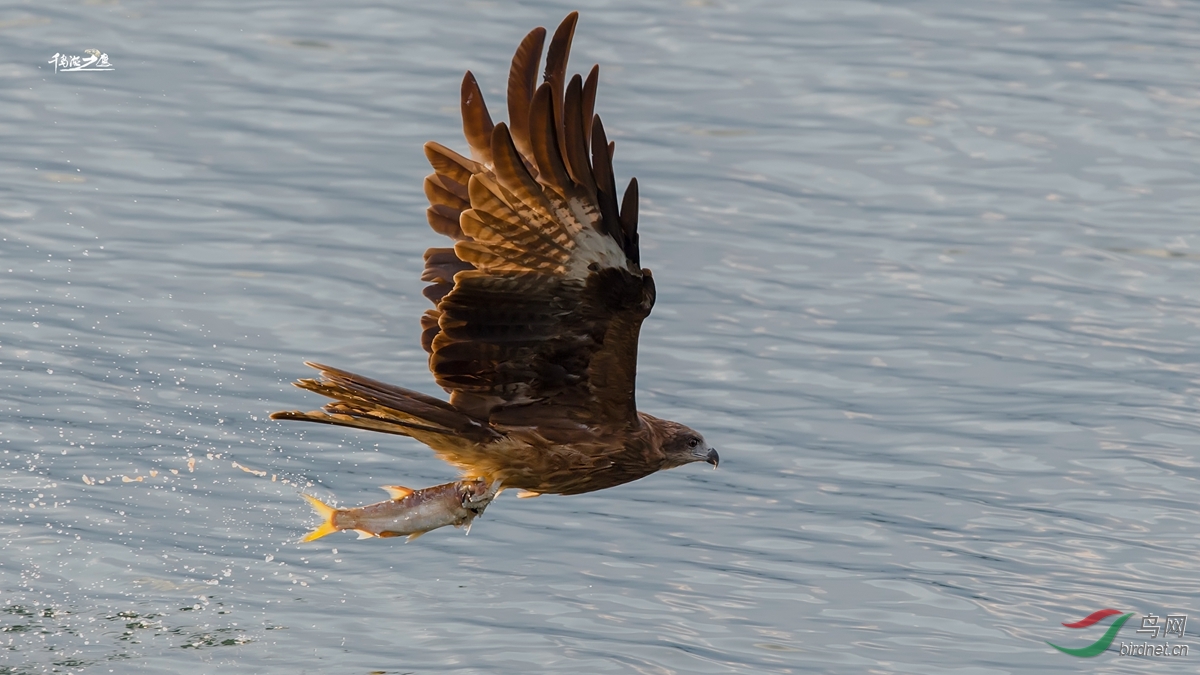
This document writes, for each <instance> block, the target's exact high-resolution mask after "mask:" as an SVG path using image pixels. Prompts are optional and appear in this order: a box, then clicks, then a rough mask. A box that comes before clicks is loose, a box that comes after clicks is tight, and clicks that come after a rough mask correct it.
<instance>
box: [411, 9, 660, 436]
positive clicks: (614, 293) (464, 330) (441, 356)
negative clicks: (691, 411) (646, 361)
mask: <svg viewBox="0 0 1200 675" xmlns="http://www.w3.org/2000/svg"><path fill="white" fill-rule="evenodd" d="M577 18H578V15H577V14H576V13H574V12H573V13H571V14H569V15H567V17H566V19H564V20H563V22H562V24H560V25H559V26H558V28H557V29H556V30H555V31H554V35H553V37H552V38H551V39H550V44H549V47H548V48H547V50H546V65H545V71H544V73H545V74H544V81H543V83H542V84H541V85H540V86H537V87H536V88H535V87H534V84H535V83H534V79H535V78H536V74H537V69H538V61H539V59H540V56H541V53H542V47H543V45H544V42H545V37H546V32H545V31H544V30H542V29H535V30H533V31H531V32H530V33H529V34H528V35H526V36H525V39H524V40H523V41H522V42H521V44H520V46H519V47H518V48H517V51H516V54H515V55H514V56H513V60H512V65H511V68H510V69H509V82H508V114H509V120H508V122H507V123H505V122H499V123H493V122H492V119H491V116H490V114H489V113H488V111H487V108H486V106H485V105H484V104H483V97H482V94H481V93H480V88H479V84H478V83H477V82H476V81H475V78H474V77H473V76H472V75H471V74H470V73H468V74H467V76H466V77H465V78H464V80H463V89H462V112H463V132H464V135H465V136H466V138H467V144H468V146H469V147H470V150H471V156H472V158H473V159H467V158H466V157H463V156H461V155H459V154H457V153H455V152H454V151H453V150H450V149H448V148H446V147H444V146H441V145H439V144H436V143H432V142H431V143H428V144H426V146H425V153H426V156H427V157H428V158H429V161H430V164H431V165H432V166H433V168H434V175H432V176H430V177H429V178H428V179H426V182H425V191H426V195H427V196H428V197H429V201H430V211H429V214H430V215H429V219H430V224H431V225H432V226H433V228H434V230H436V231H438V232H440V233H442V234H446V235H447V236H449V237H450V238H452V239H454V240H455V243H454V247H453V248H434V249H430V250H429V251H428V252H427V253H426V256H425V272H424V274H423V275H422V278H423V279H425V280H427V281H429V282H431V285H430V286H429V287H428V289H427V292H426V295H427V296H428V297H430V298H431V300H433V301H434V303H435V305H436V309H433V310H430V311H428V312H426V313H425V315H424V316H422V318H421V329H422V334H421V344H422V346H423V347H424V348H425V349H426V351H428V352H429V354H430V357H429V367H430V370H431V371H432V372H433V375H434V378H435V379H436V380H437V382H438V384H440V385H441V386H442V387H443V388H445V389H446V390H447V391H449V392H450V395H451V396H450V402H451V404H453V405H454V406H455V408H457V409H459V410H462V411H463V412H464V413H466V414H467V415H469V416H471V417H472V418H478V419H487V420H489V421H490V422H491V423H492V424H493V425H497V424H499V425H512V424H522V423H523V422H522V420H524V421H525V422H524V423H532V422H530V421H531V420H535V421H536V423H537V424H538V428H539V429H543V428H546V429H570V428H576V425H584V426H588V427H594V426H595V425H625V426H629V425H636V424H638V422H637V412H636V407H635V405H634V381H635V372H636V361H637V340H638V332H639V330H640V327H641V323H642V320H643V319H644V318H645V317H646V315H647V314H649V312H650V308H651V307H652V306H653V303H654V283H653V279H652V278H651V276H650V273H649V270H643V269H641V268H640V267H639V257H640V256H639V252H638V248H637V232H636V227H637V204H636V202H637V183H636V182H631V183H630V187H629V188H628V189H627V190H626V191H625V196H624V199H622V200H621V202H620V205H619V206H618V196H617V190H616V181H615V177H614V174H613V166H612V144H610V143H609V141H608V138H607V136H606V134H605V130H604V125H603V124H602V123H601V122H600V119H599V117H597V116H596V115H595V114H594V110H595V103H596V90H597V85H598V82H599V70H598V69H597V68H595V67H593V68H592V69H591V71H590V72H589V73H588V76H587V78H586V80H585V79H584V78H583V77H581V76H580V75H574V76H572V77H571V78H570V79H569V80H568V79H567V70H566V67H567V59H568V56H569V53H570V48H571V42H572V39H573V36H574V31H575V24H576V21H577ZM452 218H457V223H456V225H457V227H452V226H451V224H450V222H449V221H450V220H451V219H452ZM543 425H544V426H543Z"/></svg>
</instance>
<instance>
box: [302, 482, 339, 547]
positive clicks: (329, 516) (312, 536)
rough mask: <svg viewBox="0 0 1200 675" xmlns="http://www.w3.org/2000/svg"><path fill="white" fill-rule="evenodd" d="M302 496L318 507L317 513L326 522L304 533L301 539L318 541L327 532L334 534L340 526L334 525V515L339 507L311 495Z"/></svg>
mask: <svg viewBox="0 0 1200 675" xmlns="http://www.w3.org/2000/svg"><path fill="white" fill-rule="evenodd" d="M300 496H301V497H304V498H305V499H307V500H308V503H309V504H312V507H313V508H314V509H316V511H317V515H319V516H321V517H322V518H324V519H325V522H323V523H321V525H320V526H319V527H318V528H317V529H315V530H313V531H312V532H309V533H308V534H306V535H304V538H303V539H301V540H300V541H302V542H304V541H316V540H317V539H320V538H321V537H324V536H325V535H327V534H333V533H334V532H337V531H338V528H336V527H334V525H333V516H334V514H336V513H337V509H335V508H333V507H332V506H330V505H328V504H326V503H325V502H323V501H321V500H320V499H317V498H316V497H313V496H311V495H304V494H302V495H300Z"/></svg>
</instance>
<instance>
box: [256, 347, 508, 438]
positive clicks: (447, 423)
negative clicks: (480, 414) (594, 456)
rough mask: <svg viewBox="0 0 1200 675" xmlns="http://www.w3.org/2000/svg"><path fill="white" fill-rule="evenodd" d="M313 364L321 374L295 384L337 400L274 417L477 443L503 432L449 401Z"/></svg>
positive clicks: (310, 364) (497, 436)
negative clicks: (319, 408) (428, 435)
mask: <svg viewBox="0 0 1200 675" xmlns="http://www.w3.org/2000/svg"><path fill="white" fill-rule="evenodd" d="M307 365H309V366H312V367H313V368H316V369H318V370H320V371H321V377H320V379H305V380H299V381H297V382H296V383H295V385H296V386H297V387H300V388H302V389H307V390H309V391H313V392H316V393H318V394H321V395H322V396H328V397H329V398H332V399H334V401H335V402H334V403H330V404H328V405H326V406H325V408H324V409H323V410H314V411H312V412H301V411H299V410H285V411H280V412H277V413H272V415H271V419H278V420H301V421H305V422H319V423H322V424H334V425H338V426H346V427H355V428H359V429H370V430H372V431H382V432H384V433H391V434H399V435H401V436H416V437H420V436H424V435H426V434H438V435H444V436H455V437H458V438H464V439H470V440H473V441H476V442H480V441H488V440H494V439H496V438H499V437H500V435H499V434H498V433H496V432H495V431H493V430H492V429H491V427H489V426H488V425H487V424H486V423H483V422H482V421H481V420H478V419H476V418H474V417H472V416H470V415H468V414H466V413H464V412H462V411H461V410H459V409H457V408H455V407H454V406H453V405H451V404H450V403H447V402H446V401H442V400H440V399H437V398H434V397H432V396H427V395H425V394H422V393H420V392H416V391H412V390H411V389H405V388H403V387H397V386H394V385H390V384H385V383H383V382H379V381H376V380H372V379H370V378H367V377H363V376H361V375H355V374H354V373H350V372H347V371H344V370H339V369H337V368H331V367H329V366H324V365H321V364H319V363H308V364H307Z"/></svg>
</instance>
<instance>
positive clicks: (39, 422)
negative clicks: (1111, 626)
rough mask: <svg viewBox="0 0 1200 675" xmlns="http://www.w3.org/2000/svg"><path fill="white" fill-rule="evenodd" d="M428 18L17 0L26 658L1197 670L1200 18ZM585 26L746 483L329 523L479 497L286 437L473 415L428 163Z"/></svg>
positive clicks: (9, 245) (659, 485)
mask: <svg viewBox="0 0 1200 675" xmlns="http://www.w3.org/2000/svg"><path fill="white" fill-rule="evenodd" d="M435 4H436V3H407V5H408V6H403V5H400V6H389V5H387V4H381V3H371V2H347V3H318V2H226V3H215V2H206V3H155V2H147V1H143V0H113V1H111V2H95V3H93V2H87V3H79V4H76V3H33V2H24V3H22V2H14V3H7V4H4V5H2V6H0V144H2V146H0V147H2V148H3V151H2V152H0V177H2V179H0V283H2V286H0V503H2V504H3V507H2V508H3V511H2V513H3V514H4V515H3V517H2V518H0V610H3V614H0V673H5V674H9V675H15V674H18V673H19V674H31V673H47V672H63V673H68V672H70V673H75V672H79V673H109V672H116V673H180V672H187V673H217V672H221V673H360V674H362V675H367V674H368V673H389V674H390V673H397V674H398V673H447V672H454V673H531V672H578V673H626V672H627V673H640V674H643V675H651V674H653V675H665V674H668V673H681V674H690V673H801V672H821V673H846V674H859V673H921V674H929V673H935V674H961V675H993V674H1001V673H1027V672H1056V673H1057V672H1089V673H1117V672H1130V671H1144V672H1155V673H1159V672H1195V670H1196V668H1197V665H1198V664H1200V641H1195V642H1193V640H1194V635H1195V630H1196V628H1195V627H1194V626H1189V627H1188V628H1187V632H1188V634H1187V636H1185V637H1184V638H1182V639H1181V638H1179V637H1178V636H1173V637H1172V638H1171V639H1170V640H1169V642H1171V643H1172V644H1180V643H1182V644H1189V645H1190V647H1191V652H1192V653H1191V654H1190V655H1189V656H1186V657H1183V656H1181V657H1174V658H1171V657H1131V656H1121V655H1120V654H1119V653H1118V648H1119V645H1120V644H1121V643H1122V642H1128V641H1134V640H1137V641H1141V642H1145V641H1152V642H1157V643H1164V638H1163V636H1161V635H1160V636H1158V637H1157V638H1156V639H1155V640H1150V637H1149V636H1148V635H1146V634H1138V633H1136V632H1135V628H1137V627H1140V626H1141V621H1142V617H1143V616H1145V615H1150V614H1154V615H1159V616H1165V615H1166V614H1170V613H1174V614H1183V615H1187V616H1189V617H1191V621H1192V622H1193V624H1196V625H1200V624H1197V623H1196V622H1200V616H1195V615H1196V614H1197V613H1198V612H1200V575H1198V574H1197V572H1198V570H1200V560H1198V552H1200V508H1198V506H1197V501H1198V499H1200V481H1198V479H1200V461H1198V459H1200V457H1198V454H1200V435H1198V434H1197V431H1198V429H1200V415H1198V414H1197V408H1198V401H1197V396H1198V394H1200V283H1198V282H1197V274H1198V272H1200V216H1198V214H1200V189H1198V186H1197V183H1198V180H1197V178H1198V176H1200V160H1198V158H1200V143H1198V140H1197V139H1198V138H1200V86H1198V82H1200V6H1198V5H1197V4H1196V3H1195V2H1171V1H1169V0H1168V1H1163V2H1121V3H1117V2H1057V3H1044V2H1026V1H1012V2H989V3H960V2H952V1H927V2H920V1H918V2H911V3H870V2H837V3H824V2H805V3H800V2H796V3H792V2H776V3H768V2H724V1H722V0H700V1H688V2H676V3H642V2H632V1H625V0H620V1H614V2H594V3H585V4H584V5H583V6H576V5H564V4H560V3H554V2H540V1H539V2H526V3H522V4H520V6H517V5H516V4H515V3H492V2H449V3H443V4H441V5H440V6H438V7H436V8H435V6H434V5H435ZM575 8H578V9H580V10H582V18H581V21H580V24H579V29H578V32H577V34H576V39H575V48H574V53H573V59H572V65H573V70H582V69H584V68H586V67H588V66H590V65H591V64H592V63H596V62H599V63H600V64H601V85H600V98H599V103H598V106H597V108H598V111H599V112H600V113H601V114H602V115H603V116H604V120H605V123H606V127H607V128H608V129H609V130H610V136H611V137H613V138H615V140H616V142H617V151H616V167H617V174H618V180H626V179H628V177H629V176H631V175H636V176H637V177H638V178H639V181H640V183H641V186H642V194H643V202H642V208H641V212H642V219H641V220H642V222H641V233H642V242H643V262H644V263H645V264H646V265H647V266H649V267H651V268H652V269H653V270H654V271H655V275H656V279H657V280H658V289H659V294H658V304H657V307H656V308H655V310H654V313H653V314H652V315H651V317H650V319H649V320H648V321H647V323H646V325H645V328H644V331H643V335H642V350H641V357H640V375H639V380H638V397H639V404H640V407H641V408H642V409H643V410H646V411H648V412H651V413H653V414H656V415H660V416H665V417H670V418H673V419H677V420H680V421H683V422H686V423H688V424H691V425H693V426H695V427H697V428H698V429H700V430H702V431H703V432H704V433H705V435H706V436H707V437H708V439H709V440H710V442H712V443H713V444H714V445H715V446H716V447H718V448H719V449H720V451H721V456H722V464H721V467H720V469H719V470H716V471H713V470H711V469H709V467H707V466H704V465H693V466H690V467H685V468H682V469H677V470H673V471H670V472H666V473H662V474H658V475H655V476H652V477H650V478H647V479H645V480H642V481H639V482H636V483H633V484H630V485H626V486H622V487H618V488H615V489H611V490H606V491H603V492H599V493H593V494H588V495H582V496H576V497H543V498H540V499H534V500H521V501H518V500H516V499H514V498H513V496H512V495H511V494H507V493H506V494H505V495H503V496H502V497H501V498H500V499H498V500H497V501H496V503H494V504H493V505H492V506H491V508H490V509H489V510H488V512H487V514H486V516H485V517H484V519H482V520H481V521H478V522H477V523H476V524H475V527H474V529H473V530H472V531H471V533H470V536H469V537H464V536H463V533H462V532H461V531H459V530H452V529H446V530H439V531H437V532H433V533H430V534H429V535H426V536H425V537H424V538H422V539H421V540H420V541H419V542H415V543H412V544H407V545H406V544H404V543H402V540H398V539H393V540H370V541H357V540H355V539H354V538H353V536H352V535H350V534H339V535H335V536H330V537H328V538H325V539H322V540H320V541H319V542H316V543H312V544H304V545H301V544H297V543H296V542H297V540H298V539H299V537H300V536H302V535H303V533H304V532H306V531H307V530H308V529H310V528H311V527H312V526H313V525H314V523H315V522H316V519H315V517H314V515H313V514H312V512H311V511H310V509H309V508H308V507H307V506H306V505H305V504H304V502H303V501H302V500H301V498H300V496H299V494H300V492H301V491H302V490H303V491H308V492H312V493H313V494H317V495H319V496H321V497H323V498H331V499H335V500H336V502H337V503H339V504H343V505H353V504H363V503H369V502H374V501H377V500H379V499H382V498H383V497H384V494H383V492H381V491H379V490H378V486H380V485H385V484H396V483H398V484H403V485H410V486H413V487H421V486H425V485H433V484H436V483H441V482H445V481H447V480H450V479H452V478H453V477H454V472H453V471H452V470H451V469H450V468H449V467H448V466H447V465H445V464H443V463H442V462H440V461H439V460H438V459H436V458H435V457H434V456H433V455H432V453H430V452H429V451H428V450H426V449H425V448H424V447H422V446H420V445H419V444H418V443H416V442H414V441H410V440H408V439H404V438H399V437H392V436H382V435H372V434H369V433H365V432H354V431H352V430H345V429H336V428H326V427H319V426H316V425H310V426H304V425H300V424H294V423H293V424H287V423H280V422H272V421H270V420H268V419H267V415H268V414H269V413H270V412H271V411H274V410H279V409H285V408H303V409H312V408H316V407H317V406H318V405H320V403H321V401H320V400H319V397H316V396H315V395H311V394H308V393H306V392H302V391H300V390H297V389H294V388H292V387H291V386H290V384H289V382H290V381H291V380H292V379H294V378H296V377H299V376H307V375H308V372H306V371H307V369H306V368H304V367H303V366H302V361H304V360H305V359H312V360H318V361H321V362H325V363H330V364H333V365H337V366H340V367H344V368H347V369H350V370H354V371H357V372H361V373H366V374H371V375H373V376H375V377H378V378H380V379H384V380H388V381H392V382H396V383H398V384H403V385H406V386H411V387H415V388H418V389H421V390H423V391H426V392H430V393H437V392H438V390H437V388H436V386H435V385H433V383H432V380H431V378H430V376H429V374H428V372H427V370H426V368H425V355H424V353H423V352H422V351H421V349H420V346H419V341H418V333H419V326H418V323H417V317H418V316H419V314H420V312H421V311H423V310H424V309H425V307H426V306H427V305H426V301H425V300H424V298H423V297H422V296H421V293H420V291H421V288H422V285H423V284H422V283H421V282H420V281H419V279H418V277H419V274H420V268H421V259H420V254H421V252H422V251H423V250H424V249H425V248H426V247H427V246H431V245H441V244H440V243H439V242H440V240H439V238H438V236H437V235H435V234H434V233H433V232H432V231H430V230H429V228H428V227H427V226H426V224H425V222H424V221H425V219H424V215H423V211H424V208H425V200H424V197H423V194H422V191H421V179H422V177H423V176H424V175H425V174H426V173H428V171H429V169H428V167H427V165H426V163H425V161H424V158H423V156H422V153H421V144H422V143H423V142H424V141H426V140H429V139H436V140H439V141H442V142H444V143H446V144H448V145H451V146H453V147H457V148H460V149H461V148H463V147H464V143H463V141H462V140H461V134H460V131H459V126H458V119H457V96H458V87H459V82H460V78H461V76H462V72H463V71H464V70H466V69H468V68H469V69H472V70H473V71H474V72H475V73H476V75H477V76H478V77H479V79H480V81H481V82H482V84H483V87H484V91H485V94H486V95H487V96H488V97H489V101H490V102H491V104H492V107H493V111H494V114H495V115H496V116H497V117H502V116H503V114H502V111H503V93H502V91H503V85H504V77H505V75H506V73H507V69H508V59H509V58H510V56H511V53H512V49H513V48H514V47H515V45H516V43H517V42H518V41H519V39H520V38H521V37H522V36H523V35H524V34H525V32H526V31H528V30H529V29H530V28H531V27H533V26H536V25H547V26H554V25H556V24H557V22H558V21H559V20H560V19H561V18H562V16H563V15H565V14H566V13H567V11H569V10H570V9H575ZM89 48H95V49H99V50H100V51H102V52H104V53H106V54H108V56H109V59H110V62H111V64H112V65H113V67H114V70H112V71H111V72H91V73H78V72H77V73H62V72H59V73H56V72H55V71H54V66H53V65H50V64H49V63H48V62H49V61H50V59H51V57H52V55H54V54H55V53H65V54H79V55H83V53H84V50H85V49H89ZM1110 607H1111V608H1115V609H1118V610H1120V611H1122V612H1131V613H1135V616H1134V617H1133V619H1131V620H1130V622H1129V623H1128V624H1127V625H1126V626H1125V627H1124V628H1123V629H1122V632H1121V634H1120V636H1119V637H1118V639H1117V641H1116V642H1114V643H1113V646H1112V647H1110V649H1109V650H1108V652H1107V653H1105V654H1102V655H1100V656H1098V657H1095V658H1091V659H1081V658H1076V657H1072V656H1068V655H1066V654H1062V653H1059V652H1057V651H1055V650H1053V649H1052V648H1051V647H1049V646H1048V645H1047V644H1046V641H1047V640H1048V641H1052V642H1055V643H1056V644H1062V645H1066V646H1069V647H1081V646H1084V645H1086V644H1089V643H1091V642H1093V641H1094V640H1096V639H1098V638H1099V637H1100V635H1101V634H1102V632H1103V631H1104V630H1105V626H1106V625H1108V624H1107V623H1104V624H1101V625H1098V626H1094V627H1091V628H1088V629H1078V630H1071V629H1068V628H1064V627H1063V626H1062V625H1061V624H1062V622H1072V621H1077V620H1078V619H1080V618H1082V617H1084V616H1086V615H1087V614H1089V613H1091V612H1093V611H1095V610H1098V609H1102V608H1110ZM1108 623H1111V621H1109V622H1108Z"/></svg>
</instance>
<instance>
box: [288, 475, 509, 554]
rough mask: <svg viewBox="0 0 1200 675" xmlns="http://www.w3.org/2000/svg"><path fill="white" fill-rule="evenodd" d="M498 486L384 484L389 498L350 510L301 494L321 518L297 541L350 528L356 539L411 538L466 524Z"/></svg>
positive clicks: (461, 482)
mask: <svg viewBox="0 0 1200 675" xmlns="http://www.w3.org/2000/svg"><path fill="white" fill-rule="evenodd" d="M499 487H500V486H499V484H489V483H488V482H487V481H484V480H459V481H455V482H453V483H446V484H444V485H435V486H433V487H428V488H425V489H422V490H410V489H408V488H406V487H401V486H398V485H394V486H386V487H384V488H383V489H384V490H387V492H388V494H390V495H391V496H392V498H391V499H388V500H386V501H382V502H378V503H376V504H368V505H367V506H358V507H355V508H350V509H335V508H333V507H332V506H329V505H327V504H325V503H323V502H321V501H320V500H319V499H317V498H316V497H311V496H309V495H304V498H305V499H307V500H308V502H309V503H310V504H312V506H313V508H314V509H316V510H317V513H318V514H320V515H321V516H322V517H323V518H324V519H325V521H324V522H323V523H322V524H321V525H320V526H319V527H317V529H315V530H313V531H312V532H309V533H308V535H307V536H305V537H304V539H302V540H301V541H314V540H316V539H320V538H321V537H324V536H325V535H327V534H330V533H333V532H338V531H341V530H354V531H355V532H358V535H359V538H367V537H400V536H404V535H408V538H409V539H410V540H412V539H415V538H417V537H419V536H421V535H422V534H424V533H426V532H428V531H430V530H435V529H437V528H439V527H445V526H446V525H453V526H455V527H463V526H468V527H469V526H470V524H471V521H473V520H474V519H475V518H476V517H478V516H479V515H480V514H482V513H483V510H484V509H486V508H487V506H488V504H490V503H491V502H492V499H493V498H494V497H495V496H496V493H497V492H498V491H499Z"/></svg>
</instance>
